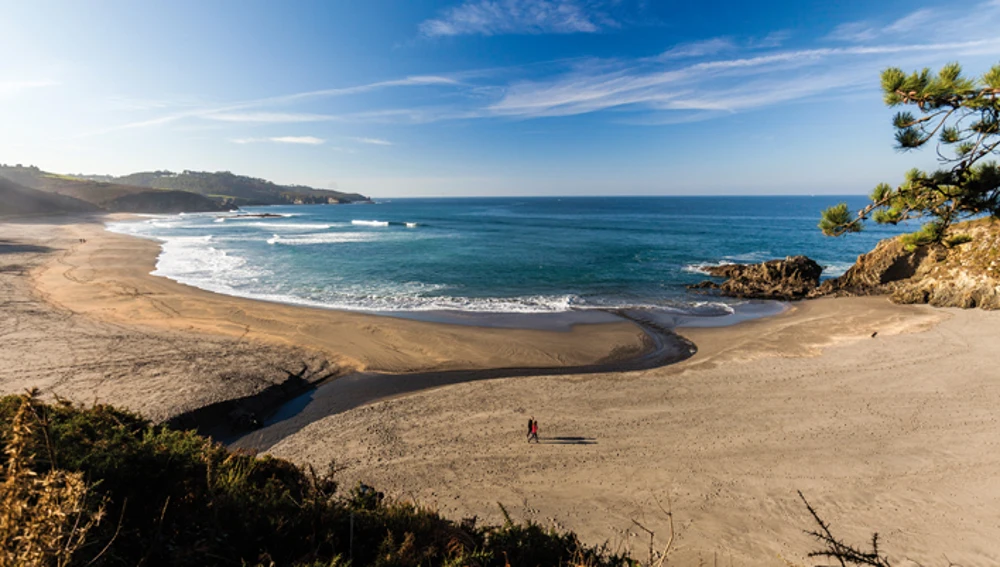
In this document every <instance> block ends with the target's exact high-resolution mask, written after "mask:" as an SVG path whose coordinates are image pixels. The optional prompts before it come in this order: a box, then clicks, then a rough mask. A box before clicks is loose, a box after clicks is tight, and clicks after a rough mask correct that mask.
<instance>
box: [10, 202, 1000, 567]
mask: <svg viewBox="0 0 1000 567" xmlns="http://www.w3.org/2000/svg"><path fill="white" fill-rule="evenodd" d="M103 220H105V219H103V218H95V219H91V220H89V221H83V220H81V219H63V220H51V219H47V220H46V219H42V220H33V221H20V222H16V223H15V222H2V221H0V289H2V290H3V296H2V297H3V299H2V307H0V347H2V348H0V391H2V392H4V393H14V392H21V391H23V390H24V389H26V388H29V387H39V388H41V389H42V390H43V392H45V393H46V394H49V395H52V394H55V395H59V396H62V397H65V398H68V399H71V400H74V401H78V402H83V403H90V402H93V401H101V402H107V403H113V404H116V405H120V406H124V407H128V408H131V409H134V410H137V411H140V412H142V413H144V414H145V415H147V416H148V417H151V418H153V419H165V418H168V417H171V416H173V415H177V414H179V413H182V412H185V411H189V410H191V409H195V408H197V407H201V406H204V405H207V404H210V403H213V402H217V401H221V400H225V399H231V398H235V397H240V396H245V395H249V394H252V393H254V392H257V391H260V390H261V389H263V388H265V387H267V386H268V385H270V384H272V383H276V382H279V381H281V380H283V379H284V378H286V377H287V376H288V375H289V374H293V373H299V372H301V371H302V370H303V369H305V370H306V372H305V374H306V375H307V376H309V377H315V378H320V377H324V376H329V377H335V376H338V375H342V374H345V373H347V372H351V371H373V370H375V371H380V372H388V373H394V372H396V373H398V372H414V371H421V372H428V371H448V370H457V369H489V368H497V367H546V366H573V365H589V364H595V363H600V362H606V361H609V360H612V361H613V360H615V359H625V358H628V357H630V356H633V355H635V354H637V353H639V352H642V351H643V350H644V349H646V348H648V346H649V345H648V340H647V339H646V336H645V334H644V333H643V332H642V331H641V329H639V328H638V327H636V326H635V325H633V324H631V323H612V324H600V325H578V326H575V327H574V328H573V329H572V330H571V331H568V332H558V331H537V330H536V331H529V330H511V329H486V328H477V327H458V326H450V325H441V324H433V323H426V322H419V321H408V320H402V319H393V318H385V317H375V316H368V315H361V314H353V313H343V312H334V311H326V310H321V309H313V308H304V307H294V306H287V305H279V304H269V303H263V302H257V301H251V300H244V299H239V298H232V297H226V296H220V295H217V294H212V293H209V292H204V291H200V290H197V289H193V288H190V287H187V286H183V285H180V284H177V283H174V282H171V281H169V280H166V279H164V278H158V277H153V276H150V275H148V274H149V272H150V271H151V270H152V269H153V265H154V261H155V257H156V254H157V251H158V247H157V244H156V243H155V242H152V241H145V240H140V239H135V238H131V237H126V236H120V235H114V234H110V233H108V232H106V231H105V230H104V228H103V224H102V223H103ZM875 332H877V335H876V336H875V337H872V333H875ZM680 333H681V334H682V335H683V336H684V337H686V338H687V339H689V340H691V341H692V342H693V343H694V344H696V345H697V347H698V352H697V354H695V355H694V356H693V357H691V358H690V359H688V360H686V361H683V362H679V363H677V364H673V365H669V366H665V367H662V368H656V369H653V370H646V371H636V372H614V373H597V374H588V375H565V376H533V377H510V378H502V379H493V380H480V381H475V382H468V383H458V384H450V385H436V386H437V387H434V388H433V389H426V390H423V391H420V390H421V389H420V388H412V389H410V390H408V391H407V393H406V394H405V395H399V396H395V397H391V399H387V400H384V401H379V402H376V403H372V404H368V405H363V406H361V407H356V408H353V409H348V410H346V411H343V412H341V413H337V414H335V415H330V416H327V417H321V418H318V419H316V420H315V421H313V422H311V423H309V424H307V425H304V426H303V427H301V428H300V429H297V430H296V431H295V432H293V433H291V434H290V435H288V436H287V437H285V438H284V439H282V440H280V441H279V442H277V443H276V444H274V445H273V446H272V447H270V449H269V452H270V453H272V454H275V455H277V456H281V457H286V458H289V459H291V460H293V461H296V462H304V463H305V462H308V463H314V464H319V465H325V464H326V463H328V462H329V461H331V460H334V461H336V463H338V464H339V465H342V466H345V467H346V469H345V470H344V472H343V473H342V477H341V479H342V482H343V483H345V484H350V483H353V482H355V481H358V480H364V481H365V482H368V483H370V484H373V485H375V486H377V487H379V488H380V489H381V490H384V491H386V492H387V493H388V494H390V495H392V496H393V497H396V498H404V499H415V500H417V501H419V502H421V503H423V504H426V505H429V506H434V507H436V508H438V509H440V510H441V511H442V512H445V513H447V514H449V515H451V516H453V517H456V518H458V517H466V516H472V515H476V516H478V517H479V518H480V519H482V520H485V521H497V520H498V519H499V518H500V517H501V516H500V511H499V508H498V506H497V503H498V502H500V503H503V504H504V505H505V506H507V508H508V510H510V512H511V513H512V515H514V516H515V517H516V518H518V519H532V520H535V521H538V522H540V523H542V524H545V525H554V526H558V527H561V528H566V529H571V530H574V531H577V532H578V533H579V534H580V535H581V537H583V538H584V539H585V540H586V541H588V542H590V543H599V542H601V541H605V540H607V541H608V542H609V545H611V547H612V548H616V547H619V546H629V547H631V548H632V549H634V550H635V552H636V554H637V555H638V556H640V557H642V556H644V553H645V549H646V546H647V545H648V536H647V535H645V534H644V532H642V531H641V530H640V529H639V528H638V527H637V526H636V524H634V523H633V520H635V521H638V522H639V523H641V524H642V525H643V526H646V527H647V528H649V529H651V530H653V531H654V532H656V534H657V541H658V543H659V544H660V545H662V544H663V543H665V541H666V535H667V529H666V526H667V522H666V517H665V515H664V513H663V512H662V511H661V509H660V507H661V505H662V506H664V507H665V506H666V502H667V500H668V497H669V500H670V501H671V503H672V509H673V512H674V518H675V522H676V529H677V538H678V539H677V541H676V544H675V549H674V551H673V553H672V555H671V558H672V560H673V561H674V562H675V563H676V564H687V562H689V561H690V562H696V561H698V560H704V561H705V562H706V563H707V564H712V562H713V561H714V560H715V559H716V558H717V559H718V561H719V564H722V565H728V564H729V561H730V559H731V560H732V564H734V565H750V566H756V565H783V564H784V562H783V558H784V559H787V560H789V561H792V562H794V563H796V564H805V563H806V559H805V557H804V555H805V553H806V552H807V551H809V550H810V549H811V547H810V546H811V541H810V540H809V538H808V536H806V535H804V534H803V533H802V530H803V529H807V528H811V527H812V526H810V524H809V521H808V520H809V519H808V514H807V512H806V510H805V507H804V506H803V505H802V504H801V502H800V501H798V497H797V495H796V490H802V491H803V493H804V494H805V495H806V497H807V498H809V500H810V501H811V502H812V503H813V504H814V505H815V506H816V507H817V508H818V509H819V511H820V512H821V513H822V515H823V516H824V518H825V519H826V520H827V521H829V522H831V523H832V524H833V526H834V529H835V531H836V532H837V533H839V534H841V535H843V536H845V537H846V538H848V539H850V540H852V541H855V542H857V543H861V542H862V541H864V540H865V539H867V538H868V537H869V536H870V532H871V531H874V530H877V531H879V532H880V534H882V537H883V538H884V549H885V550H886V551H887V552H888V553H889V555H890V557H892V558H893V559H896V560H902V559H904V558H907V557H908V558H912V559H915V560H919V561H920V562H921V563H923V564H924V565H937V564H941V565H946V564H947V562H948V560H950V561H953V562H956V563H959V564H962V565H964V566H966V567H969V566H974V565H993V564H997V563H1000V543H997V542H998V541H1000V538H997V534H998V533H1000V520H998V516H997V514H996V511H997V510H998V509H1000V507H998V506H1000V488H998V487H1000V482H998V480H1000V473H998V472H997V471H1000V454H998V453H997V451H996V448H997V446H998V445H1000V423H998V421H997V418H996V408H997V407H998V406H1000V368H997V366H996V364H995V362H994V360H995V345H996V343H997V337H1000V317H998V315H997V314H996V313H991V312H983V311H976V310H968V311H961V310H951V309H948V310H944V309H934V308H929V307H926V306H897V305H892V304H890V303H889V302H888V301H886V300H885V299H882V298H858V299H832V300H817V301H812V302H807V303H800V304H797V305H795V306H794V307H793V309H791V310H789V311H787V312H786V313H784V314H782V315H779V316H776V317H772V318H768V319H763V320H756V321H751V322H746V323H742V324H739V325H736V326H733V327H726V328H720V329H681V330H680ZM530 416H534V417H535V418H536V419H538V421H539V423H540V428H541V441H542V443H540V444H538V445H528V444H527V443H526V442H525V437H524V429H525V425H526V422H527V419H528V417H530ZM945 556H947V560H946V559H945Z"/></svg>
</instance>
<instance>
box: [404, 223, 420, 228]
mask: <svg viewBox="0 0 1000 567" xmlns="http://www.w3.org/2000/svg"><path fill="white" fill-rule="evenodd" d="M406 228H417V223H415V222H408V223H406Z"/></svg>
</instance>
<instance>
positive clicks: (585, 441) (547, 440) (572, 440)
mask: <svg viewBox="0 0 1000 567" xmlns="http://www.w3.org/2000/svg"><path fill="white" fill-rule="evenodd" d="M538 444H539V445H597V439H595V438H593V437H540V438H539V439H538Z"/></svg>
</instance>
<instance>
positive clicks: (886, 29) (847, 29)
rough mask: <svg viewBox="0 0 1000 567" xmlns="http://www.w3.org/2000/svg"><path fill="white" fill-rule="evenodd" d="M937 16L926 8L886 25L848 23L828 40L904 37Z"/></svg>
mask: <svg viewBox="0 0 1000 567" xmlns="http://www.w3.org/2000/svg"><path fill="white" fill-rule="evenodd" d="M935 15H936V12H935V11H934V10H931V9H926V8H925V9H920V10H917V11H915V12H911V13H910V14H907V15H905V16H903V17H901V18H899V19H897V20H895V21H893V22H889V23H888V24H885V25H878V24H875V23H872V22H869V21H862V22H846V23H843V24H840V25H839V26H837V27H836V28H834V29H833V31H832V32H830V34H829V35H828V36H827V37H826V38H827V39H830V40H834V41H848V42H862V41H872V40H875V39H878V38H881V37H886V36H890V37H891V36H898V35H903V34H907V33H910V32H912V31H915V30H917V29H919V28H921V27H923V26H924V25H926V24H928V23H930V22H931V21H932V20H933V19H934V17H935Z"/></svg>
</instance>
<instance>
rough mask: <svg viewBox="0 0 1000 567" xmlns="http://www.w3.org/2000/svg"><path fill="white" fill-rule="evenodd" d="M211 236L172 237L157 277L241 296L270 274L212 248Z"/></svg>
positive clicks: (166, 243)
mask: <svg viewBox="0 0 1000 567" xmlns="http://www.w3.org/2000/svg"><path fill="white" fill-rule="evenodd" d="M210 242H212V237H211V236H191V237H186V236H185V237H168V238H165V239H163V244H162V249H163V250H162V253H161V254H160V257H159V258H158V259H157V262H156V269H155V270H154V271H153V272H152V273H153V275H157V276H164V277H168V278H170V279H172V280H175V281H178V282H180V283H183V284H187V285H192V286H195V287H200V288H202V289H207V290H209V291H214V292H218V293H226V294H231V295H240V293H239V291H238V290H239V289H240V288H241V287H243V286H246V285H248V284H252V283H256V282H257V281H258V280H259V278H260V277H262V276H266V275H268V274H270V272H269V271H267V270H265V269H262V268H258V267H255V266H252V265H250V264H249V263H248V262H247V261H246V259H244V258H242V257H240V256H237V255H233V254H231V253H229V252H227V251H225V250H221V249H219V248H216V247H214V246H211V245H210Z"/></svg>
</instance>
